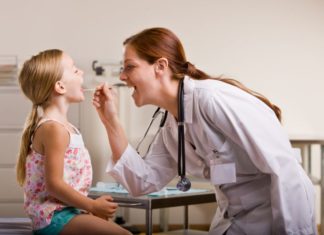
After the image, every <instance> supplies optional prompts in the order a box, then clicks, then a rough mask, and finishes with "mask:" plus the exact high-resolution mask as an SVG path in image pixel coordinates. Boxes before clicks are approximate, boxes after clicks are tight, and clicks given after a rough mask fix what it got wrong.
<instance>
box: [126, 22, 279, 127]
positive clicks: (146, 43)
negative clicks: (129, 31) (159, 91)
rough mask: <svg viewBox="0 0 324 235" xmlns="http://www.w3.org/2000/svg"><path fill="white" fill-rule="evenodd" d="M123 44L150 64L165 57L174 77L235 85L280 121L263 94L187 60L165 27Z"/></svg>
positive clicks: (128, 39)
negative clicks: (209, 80) (214, 74)
mask: <svg viewBox="0 0 324 235" xmlns="http://www.w3.org/2000/svg"><path fill="white" fill-rule="evenodd" d="M124 45H130V46H131V47H132V48H133V49H134V50H135V51H136V53H137V55H138V56H139V57H140V58H141V59H144V60H146V61H147V62H148V63H150V64H153V63H155V61H156V60H158V59H159V58H161V57H164V58H167V59H168V62H169V67H170V69H171V71H172V73H173V78H174V79H182V78H183V77H184V76H185V75H188V76H189V77H191V78H193V79H197V80H203V79H215V80H219V81H222V82H225V83H228V84H230V85H233V86H236V87H238V88H240V89H242V90H244V91H245V92H247V93H249V94H251V95H253V96H255V97H257V98H258V99H260V100H261V101H262V102H264V103H265V104H266V105H268V106H269V107H270V108H271V109H272V110H273V111H274V113H275V114H276V116H277V118H278V119H279V121H281V110H280V108H279V107H278V106H276V105H275V104H273V103H271V102H270V100H268V99H267V98H266V97H265V96H263V95H261V94H260V93H258V92H255V91H253V90H251V89H249V88H247V87H246V86H244V85H243V84H242V83H241V82H239V81H237V80H235V79H231V78H221V77H211V76H209V75H208V74H206V73H205V72H203V71H202V70H200V69H197V68H196V67H195V66H194V65H193V64H191V63H190V62H188V61H187V59H186V56H185V51H184V48H183V46H182V44H181V42H180V40H179V38H178V37H177V36H176V35H175V34H174V33H173V32H171V31H170V30H168V29H166V28H149V29H145V30H143V31H141V32H139V33H137V34H135V35H133V36H131V37H129V38H127V39H126V40H125V41H124Z"/></svg>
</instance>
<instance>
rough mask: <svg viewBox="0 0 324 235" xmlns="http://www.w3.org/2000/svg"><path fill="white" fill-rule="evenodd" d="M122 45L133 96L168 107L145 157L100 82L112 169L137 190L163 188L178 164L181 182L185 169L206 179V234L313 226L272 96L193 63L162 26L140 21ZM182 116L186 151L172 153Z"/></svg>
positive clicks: (310, 198)
mask: <svg viewBox="0 0 324 235" xmlns="http://www.w3.org/2000/svg"><path fill="white" fill-rule="evenodd" d="M124 46H125V48H124V49H125V50H124V61H123V62H124V68H123V70H122V72H121V75H120V79H121V80H122V81H124V82H126V83H127V85H128V86H129V87H132V88H133V89H134V92H133V94H132V97H133V99H134V102H135V103H136V105H137V106H139V107H140V106H143V105H146V104H152V105H156V106H158V107H161V108H162V109H164V110H167V111H168V113H169V115H167V117H166V121H165V124H164V126H163V127H162V128H161V129H160V131H159V133H158V135H157V136H156V138H155V140H154V142H153V144H152V146H151V148H150V150H149V151H148V153H147V154H146V156H145V158H144V159H143V158H142V157H141V156H139V155H138V153H137V152H136V151H135V149H134V148H133V147H132V146H130V145H129V144H128V140H127V137H126V135H125V132H124V130H123V128H122V126H121V124H120V121H119V119H118V114H117V109H116V105H115V104H116V95H115V92H114V90H113V89H111V87H109V86H108V85H107V84H103V85H100V86H98V87H97V89H96V92H95V94H94V97H93V104H94V106H95V107H96V109H97V111H98V114H99V116H100V118H101V120H102V122H103V124H104V126H105V128H106V130H107V134H108V139H109V143H110V146H111V150H112V161H111V162H110V163H109V165H108V172H109V173H110V174H111V175H112V176H113V177H114V178H115V179H116V181H118V182H120V183H121V184H122V185H123V186H124V187H125V188H126V189H127V190H128V191H129V192H130V193H131V194H133V195H142V194H147V193H150V192H154V191H158V190H160V189H162V188H163V187H164V186H165V185H166V184H168V183H169V182H170V181H171V180H172V179H173V178H174V177H175V176H176V175H177V174H179V175H180V178H181V180H182V181H183V182H180V183H179V184H180V186H181V184H182V186H184V188H182V190H187V189H188V188H189V187H190V182H188V181H187V178H186V177H185V172H188V173H190V174H191V175H194V176H197V177H201V178H206V179H209V180H210V181H211V183H212V184H213V185H214V187H215V194H216V199H217V204H218V208H217V211H216V214H215V217H214V219H213V221H212V224H211V227H210V232H209V234H213V235H219V234H225V233H226V234H227V235H234V234H237V235H242V234H247V235H253V234H256V235H260V234H262V235H266V234H278V235H283V234H295V235H297V234H304V235H309V234H316V225H315V216H314V189H313V185H312V183H311V181H310V180H309V178H308V177H307V175H306V174H305V172H304V170H303V169H302V167H301V166H300V164H299V163H298V161H297V160H296V156H295V153H294V151H293V149H292V147H291V145H290V142H289V139H288V137H287V134H286V133H285V131H284V129H283V128H282V126H281V124H280V118H281V114H280V109H279V108H278V107H277V106H275V105H274V104H272V103H271V102H270V101H269V100H268V99H267V98H265V97H264V96H262V95H261V94H259V93H256V92H253V91H252V90H250V89H248V88H247V87H245V86H243V85H242V84H241V83H240V82H238V81H236V80H233V79H225V78H220V77H210V76H209V75H207V74H206V73H204V72H203V71H201V70H199V69H197V68H196V67H195V66H194V65H193V64H191V63H190V62H188V61H187V59H186V56H185V53H184V49H183V47H182V45H181V42H180V41H179V39H178V38H177V36H176V35H175V34H173V33H172V32H171V31H170V30H168V29H165V28H150V29H146V30H144V31H142V32H139V33H138V34H135V35H133V36H131V37H129V38H128V39H126V41H125V42H124ZM181 106H183V107H181ZM181 115H183V117H181ZM182 118H183V120H182ZM179 120H180V121H179ZM178 126H182V127H184V128H182V129H184V140H185V141H184V142H183V146H182V147H184V148H181V147H180V148H179V149H180V150H179V151H180V152H183V153H185V157H183V156H180V155H181V154H180V155H179V156H178V147H179V146H178V137H179V136H178V135H179V133H180V132H181V128H178ZM178 129H179V131H180V132H179V133H178ZM179 144H180V145H181V141H180V143H179ZM181 149H182V150H181ZM179 161H181V162H179ZM184 161H185V162H186V163H185V164H184ZM178 163H179V164H178ZM185 167H186V168H185ZM187 186H188V187H187ZM180 188H181V187H180Z"/></svg>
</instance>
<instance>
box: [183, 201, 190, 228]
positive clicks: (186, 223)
mask: <svg viewBox="0 0 324 235" xmlns="http://www.w3.org/2000/svg"><path fill="white" fill-rule="evenodd" d="M184 229H185V230H188V229H189V221H188V205H185V207H184Z"/></svg>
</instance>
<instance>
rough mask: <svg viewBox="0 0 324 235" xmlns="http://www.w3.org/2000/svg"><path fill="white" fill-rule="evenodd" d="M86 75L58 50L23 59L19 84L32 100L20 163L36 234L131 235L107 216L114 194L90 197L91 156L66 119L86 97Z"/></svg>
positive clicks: (113, 205)
mask: <svg viewBox="0 0 324 235" xmlns="http://www.w3.org/2000/svg"><path fill="white" fill-rule="evenodd" d="M82 75H83V72H82V71H81V70H79V69H78V68H77V67H76V66H75V65H74V63H73V60H72V59H71V57H70V56H69V55H67V54H66V53H64V52H62V51H60V50H56V49H54V50H46V51H43V52H41V53H39V54H38V55H36V56H33V57H32V58H31V59H29V60H28V61H26V62H25V63H24V66H23V68H22V70H21V73H20V76H19V83H20V86H21V89H22V91H23V92H24V94H25V95H26V96H27V97H28V99H30V100H31V102H32V103H33V106H32V111H31V113H30V115H29V117H28V119H27V121H26V125H25V129H24V131H23V134H22V141H21V147H20V153H19V160H18V165H17V180H18V182H19V184H20V185H21V186H23V188H24V193H25V204H24V209H25V211H26V213H27V214H28V215H29V216H30V218H31V219H32V226H33V230H34V234H51V235H53V234H60V235H64V234H114V235H116V234H125V235H129V234H130V233H129V232H128V231H127V230H125V229H123V228H122V227H120V226H119V225H117V224H115V223H113V222H112V221H111V220H108V219H109V218H111V217H112V216H113V214H114V213H115V211H116V208H117V204H116V203H114V202H112V201H113V199H112V197H111V196H108V195H106V196H102V197H100V198H98V199H96V200H93V199H90V198H88V197H87V194H88V192H89V188H90V186H91V183H92V166H91V161H90V156H89V153H88V151H87V149H86V148H85V146H84V143H83V140H82V136H81V134H80V133H79V131H78V130H77V129H76V128H75V127H74V126H73V125H72V124H71V123H70V122H69V121H68V118H67V112H68V109H69V105H70V104H72V103H78V102H81V101H83V100H84V94H83V91H82V83H83V77H82ZM38 108H41V109H42V115H39V112H38V111H39V110H38Z"/></svg>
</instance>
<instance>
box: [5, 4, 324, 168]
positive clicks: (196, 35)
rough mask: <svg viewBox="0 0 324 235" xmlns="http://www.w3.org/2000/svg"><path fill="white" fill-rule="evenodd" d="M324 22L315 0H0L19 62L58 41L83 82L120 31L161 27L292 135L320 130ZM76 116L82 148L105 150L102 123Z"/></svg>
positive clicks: (135, 130)
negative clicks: (272, 112) (257, 100)
mask: <svg viewBox="0 0 324 235" xmlns="http://www.w3.org/2000/svg"><path fill="white" fill-rule="evenodd" d="M323 22H324V1H321V0H267V1H266V0H245V1H241V0H227V1H221V0H203V1H198V0H195V1H194V0H177V1H175V0H164V1H153V0H137V1H131V0H129V1H127V0H55V1H54V0H53V1H49V0H28V1H22V0H0V32H1V34H0V35H1V36H0V54H17V55H18V56H19V58H20V60H21V61H22V60H24V59H25V58H26V57H29V56H30V55H32V54H34V53H37V52H38V51H40V50H43V49H47V48H61V49H63V50H65V51H67V52H68V53H69V54H70V55H71V56H72V57H73V58H74V59H75V61H76V63H77V64H78V65H79V67H81V68H82V69H84V70H85V72H86V79H87V81H89V82H90V81H91V79H92V78H93V77H94V75H93V74H92V72H91V62H92V61H93V60H95V59H97V60H99V61H119V60H120V59H121V55H122V46H121V45H122V41H123V40H124V39H125V38H126V37H127V36H129V35H131V34H133V33H135V32H137V31H139V30H142V29H144V28H147V27H152V26H163V27H168V28H170V29H172V30H173V31H174V32H175V33H176V34H177V35H178V36H179V37H180V38H181V39H182V42H183V44H184V47H185V49H186V52H187V57H188V60H189V61H191V62H192V63H193V64H195V65H196V66H197V67H200V68H201V69H203V70H205V71H206V72H208V73H210V74H214V75H220V74H223V75H225V76H231V77H234V78H236V79H238V80H240V81H242V82H243V83H245V84H246V85H247V86H248V87H250V88H252V89H255V90H257V91H259V92H261V93H263V94H264V95H266V96H268V97H269V98H270V99H271V100H272V101H273V102H275V103H276V104H278V105H279V106H280V107H281V108H282V111H283V119H284V122H283V125H284V128H285V129H286V130H287V132H288V133H289V135H294V136H296V135H315V136H323V135H324V122H323V120H324V119H323V117H324V109H323V108H322V107H323V105H322V101H323V100H324V92H323V91H322V90H323V87H324V69H323V68H324V27H323ZM125 102H128V101H126V100H125ZM129 102H131V101H130V100H129ZM127 105H129V106H131V107H133V106H132V104H130V103H129V104H126V106H127ZM88 108H89V109H91V106H90V105H89V107H88ZM142 110H143V109H142ZM86 112H87V111H86ZM89 112H90V110H89ZM81 114H82V115H84V113H81ZM87 118H89V116H88V117H86V118H85V119H86V121H89V120H88V119H87ZM90 120H93V119H91V118H90ZM140 120H144V121H143V122H142V123H143V124H141V123H140V124H138V123H137V122H138V121H140ZM147 120H148V117H147V116H144V112H139V113H138V115H137V116H136V115H135V116H134V118H133V119H132V120H126V122H127V123H128V132H129V134H130V135H131V136H132V138H133V137H134V138H137V136H140V135H141V134H142V133H139V132H140V131H141V130H142V127H143V126H145V124H144V123H145V122H146V121H147ZM83 123H84V122H82V118H81V129H83V130H85V133H84V135H85V138H86V142H87V145H88V147H89V149H90V150H92V153H93V155H95V156H96V157H98V156H102V157H105V156H106V154H107V152H109V150H107V147H104V148H103V150H101V151H100V152H98V153H97V152H95V151H96V149H98V146H104V145H106V143H107V141H106V140H105V139H104V135H105V133H104V132H102V133H101V132H100V124H98V125H97V124H96V125H94V126H89V125H88V126H86V127H84V126H82V125H83ZM130 123H131V124H132V125H130ZM134 123H137V124H138V125H136V126H135V127H134V126H133V124H134ZM126 126H127V125H126ZM93 130H97V131H98V130H99V131H98V132H94V131H93ZM99 132H100V133H99ZM1 147H2V146H1ZM97 151H98V150H97ZM99 165H100V166H101V168H100V170H102V171H103V168H104V164H99ZM315 165H316V164H315ZM317 165H318V164H317ZM102 171H100V172H102Z"/></svg>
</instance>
